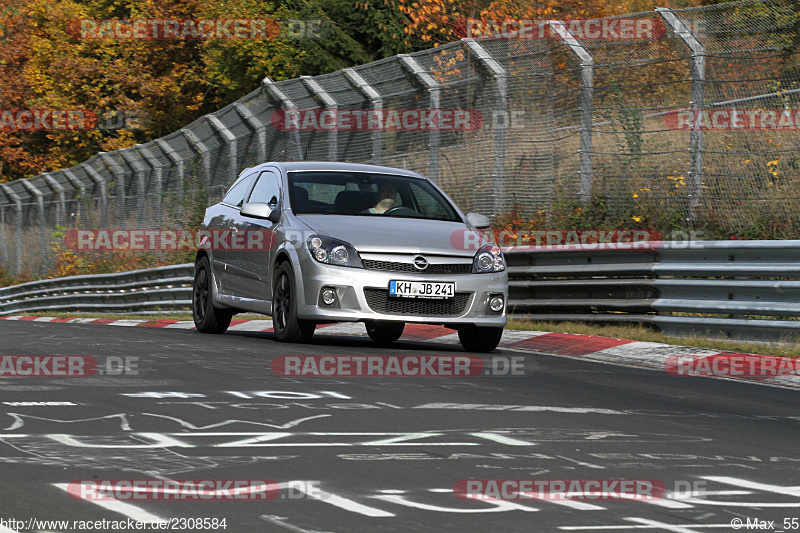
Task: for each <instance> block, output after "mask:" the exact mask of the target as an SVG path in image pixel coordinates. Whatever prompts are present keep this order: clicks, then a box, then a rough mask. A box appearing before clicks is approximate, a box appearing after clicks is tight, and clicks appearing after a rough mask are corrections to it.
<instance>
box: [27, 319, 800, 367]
mask: <svg viewBox="0 0 800 533" xmlns="http://www.w3.org/2000/svg"><path fill="white" fill-rule="evenodd" d="M30 315H31V316H49V317H57V318H109V319H129V320H192V314H191V313H188V312H184V311H178V312H174V313H157V314H142V313H138V314H137V313H131V314H123V313H30ZM235 319H236V320H268V319H269V317H267V316H264V315H259V314H254V313H243V314H240V315H236V317H235ZM508 329H516V330H525V331H551V332H556V333H577V334H581V335H596V336H598V337H614V338H617V339H632V340H635V341H646V342H660V343H663V344H673V345H678V346H694V347H697V348H708V349H711V350H720V351H729V352H740V353H757V354H761V355H781V356H785V357H800V355H798V354H800V342H796V343H793V344H781V345H777V344H766V343H759V342H743V341H728V340H719V339H706V338H704V337H668V336H666V335H663V334H662V333H659V332H657V331H653V330H652V329H649V328H647V327H645V326H641V325H630V324H619V325H597V324H579V323H573V322H529V321H526V320H513V319H512V320H509V322H508Z"/></svg>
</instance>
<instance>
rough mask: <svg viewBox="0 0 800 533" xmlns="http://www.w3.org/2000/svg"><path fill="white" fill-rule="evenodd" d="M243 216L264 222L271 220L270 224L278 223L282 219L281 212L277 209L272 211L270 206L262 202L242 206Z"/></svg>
mask: <svg viewBox="0 0 800 533" xmlns="http://www.w3.org/2000/svg"><path fill="white" fill-rule="evenodd" d="M239 212H240V213H241V214H242V216H245V217H250V218H260V219H262V220H269V221H270V222H277V221H278V220H280V218H281V212H280V210H278V209H277V206H276V208H275V209H272V208H271V207H270V206H269V205H267V204H265V203H262V202H249V203H246V204H244V205H243V206H242V209H241V211H239Z"/></svg>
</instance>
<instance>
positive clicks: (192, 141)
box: [181, 128, 211, 202]
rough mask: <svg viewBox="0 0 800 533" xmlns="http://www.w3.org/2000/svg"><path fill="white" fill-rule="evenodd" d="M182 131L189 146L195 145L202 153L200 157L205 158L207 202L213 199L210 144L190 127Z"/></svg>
mask: <svg viewBox="0 0 800 533" xmlns="http://www.w3.org/2000/svg"><path fill="white" fill-rule="evenodd" d="M181 133H182V134H183V136H184V137H186V141H187V142H188V143H189V146H193V147H194V149H195V150H197V152H198V153H199V154H200V157H201V158H202V159H203V169H204V170H205V174H206V202H210V200H211V151H210V150H209V149H208V146H206V145H205V143H203V141H201V140H200V138H199V137H198V136H197V135H195V133H194V132H193V131H192V130H189V129H186V128H184V129H182V130H181Z"/></svg>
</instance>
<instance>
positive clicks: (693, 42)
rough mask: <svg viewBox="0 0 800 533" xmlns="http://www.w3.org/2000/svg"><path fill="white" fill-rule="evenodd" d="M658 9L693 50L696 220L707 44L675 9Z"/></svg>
mask: <svg viewBox="0 0 800 533" xmlns="http://www.w3.org/2000/svg"><path fill="white" fill-rule="evenodd" d="M656 11H657V12H658V13H659V14H660V15H661V17H662V18H663V19H664V21H665V22H666V23H667V24H668V25H669V26H670V27H671V28H672V31H673V32H675V34H676V35H677V36H678V37H680V38H681V40H683V42H685V43H686V45H687V46H688V47H689V50H691V52H692V64H691V76H692V89H691V91H692V99H691V101H690V102H689V107H690V109H691V113H692V115H691V117H692V118H691V120H692V128H691V129H690V130H689V156H690V158H691V163H690V166H689V181H690V182H691V184H692V188H691V191H690V192H689V220H690V221H692V222H694V221H695V220H696V218H697V207H698V206H699V205H700V199H701V198H702V195H703V130H702V129H701V128H695V127H694V124H695V123H696V122H697V120H698V118H699V116H700V113H701V112H702V111H703V107H704V103H705V96H706V95H705V91H706V88H705V85H706V47H705V46H704V45H703V43H701V42H700V40H699V39H698V38H697V37H695V36H694V34H693V33H692V32H691V30H689V28H688V27H687V26H686V24H684V23H683V21H682V20H681V19H679V18H678V17H677V15H675V13H674V12H673V11H672V10H671V9H669V8H666V7H657V8H656Z"/></svg>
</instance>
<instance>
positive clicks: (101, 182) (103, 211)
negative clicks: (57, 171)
mask: <svg viewBox="0 0 800 533" xmlns="http://www.w3.org/2000/svg"><path fill="white" fill-rule="evenodd" d="M83 167H84V168H85V169H86V174H88V175H89V178H91V180H92V181H93V182H95V183H96V184H97V186H98V187H100V226H101V227H103V228H106V227H108V186H107V185H106V179H105V178H104V177H103V176H102V174H100V173H99V172H97V171H96V170H95V169H93V168H92V166H91V165H89V164H84V165H83ZM64 175H65V176H67V179H68V180H70V182H73V180H74V179H77V178H76V177H75V175H74V174H73V173H72V172H70V173H69V174H67V173H66V171H65V173H64ZM70 176H72V177H71V178H70ZM73 184H74V182H73ZM80 191H81V197H82V198H83V196H84V195H85V194H86V188H85V186H83V182H81V187H80ZM83 199H84V200H85V199H86V198H83ZM78 206H79V208H78V209H79V211H78V216H80V210H81V209H82V204H81V203H80V202H78ZM84 215H86V213H84ZM84 218H87V217H84ZM86 222H88V219H87V220H86V221H85V222H84V224H85V223H86Z"/></svg>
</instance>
